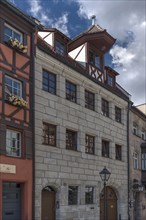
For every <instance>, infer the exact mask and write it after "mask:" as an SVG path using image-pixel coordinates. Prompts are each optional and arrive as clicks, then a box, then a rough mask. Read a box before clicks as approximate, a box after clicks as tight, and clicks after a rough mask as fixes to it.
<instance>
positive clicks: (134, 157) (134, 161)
mask: <svg viewBox="0 0 146 220" xmlns="http://www.w3.org/2000/svg"><path fill="white" fill-rule="evenodd" d="M133 167H134V169H138V153H136V152H134V153H133Z"/></svg>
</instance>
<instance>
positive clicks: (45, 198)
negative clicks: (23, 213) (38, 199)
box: [41, 190, 55, 220]
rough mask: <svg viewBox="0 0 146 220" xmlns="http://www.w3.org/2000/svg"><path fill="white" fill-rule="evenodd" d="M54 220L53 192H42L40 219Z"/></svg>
mask: <svg viewBox="0 0 146 220" xmlns="http://www.w3.org/2000/svg"><path fill="white" fill-rule="evenodd" d="M41 220H55V192H54V191H46V190H43V191H42V219H41Z"/></svg>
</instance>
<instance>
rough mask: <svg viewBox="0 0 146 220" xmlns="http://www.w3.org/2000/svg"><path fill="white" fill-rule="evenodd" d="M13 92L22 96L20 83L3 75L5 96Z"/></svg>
mask: <svg viewBox="0 0 146 220" xmlns="http://www.w3.org/2000/svg"><path fill="white" fill-rule="evenodd" d="M11 94H13V95H15V96H18V97H22V83H21V82H20V81H18V80H16V79H13V78H11V77H9V76H5V96H6V97H5V98H6V99H8V97H9V96H10V95H11Z"/></svg>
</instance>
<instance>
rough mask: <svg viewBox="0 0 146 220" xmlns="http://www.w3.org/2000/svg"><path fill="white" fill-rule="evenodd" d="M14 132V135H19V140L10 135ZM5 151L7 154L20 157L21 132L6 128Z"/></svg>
mask: <svg viewBox="0 0 146 220" xmlns="http://www.w3.org/2000/svg"><path fill="white" fill-rule="evenodd" d="M8 133H9V135H8ZM14 134H15V135H16V137H17V135H19V140H18V139H17V138H13V137H12V136H13V135H14ZM13 144H14V146H13ZM6 152H7V155H8V156H12V157H21V133H20V132H19V131H15V130H11V129H7V130H6Z"/></svg>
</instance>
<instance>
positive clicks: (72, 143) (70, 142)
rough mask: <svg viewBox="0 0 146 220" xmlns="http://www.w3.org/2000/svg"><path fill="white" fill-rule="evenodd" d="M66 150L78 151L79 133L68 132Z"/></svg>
mask: <svg viewBox="0 0 146 220" xmlns="http://www.w3.org/2000/svg"><path fill="white" fill-rule="evenodd" d="M66 149H69V150H77V133H76V132H74V131H70V130H66Z"/></svg>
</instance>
